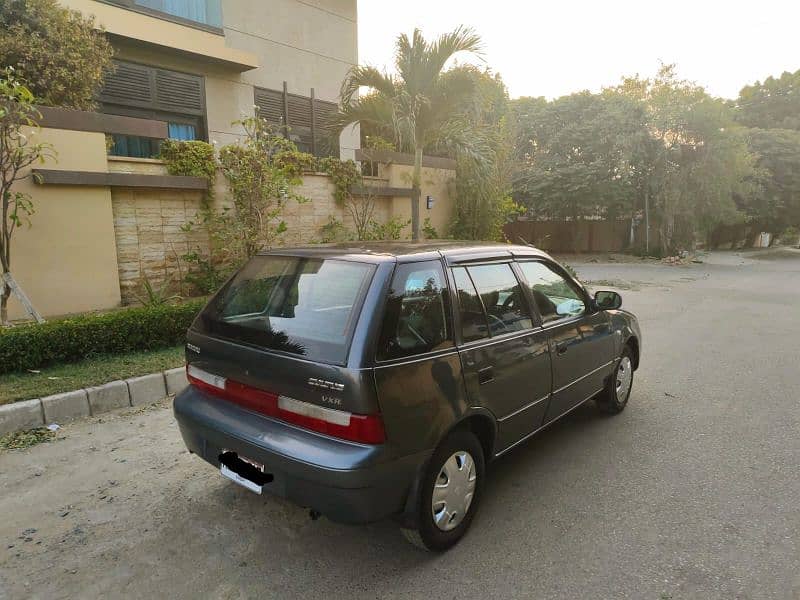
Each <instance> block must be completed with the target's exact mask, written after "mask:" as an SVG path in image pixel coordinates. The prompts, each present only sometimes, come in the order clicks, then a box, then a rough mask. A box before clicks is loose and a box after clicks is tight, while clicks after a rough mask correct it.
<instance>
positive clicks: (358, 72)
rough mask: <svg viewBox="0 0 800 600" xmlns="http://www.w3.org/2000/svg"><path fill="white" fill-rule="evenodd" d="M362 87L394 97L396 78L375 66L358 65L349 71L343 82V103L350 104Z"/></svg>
mask: <svg viewBox="0 0 800 600" xmlns="http://www.w3.org/2000/svg"><path fill="white" fill-rule="evenodd" d="M362 87H365V88H369V89H371V90H374V91H376V92H378V93H381V94H384V95H386V96H388V97H392V96H394V94H395V91H396V87H397V85H396V82H395V80H394V78H393V77H392V76H391V75H389V74H387V73H384V72H381V71H379V70H378V69H376V68H375V67H369V66H360V65H356V66H354V67H352V68H351V69H350V71H348V73H347V75H346V76H345V78H344V81H343V82H342V89H341V97H342V103H343V104H350V103H351V102H353V100H354V99H355V98H356V97H357V96H358V91H359V89H361V88H362Z"/></svg>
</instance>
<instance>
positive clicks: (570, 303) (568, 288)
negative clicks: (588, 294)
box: [519, 262, 586, 323]
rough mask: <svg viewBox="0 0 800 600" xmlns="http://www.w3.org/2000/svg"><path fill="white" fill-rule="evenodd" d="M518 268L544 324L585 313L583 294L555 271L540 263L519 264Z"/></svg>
mask: <svg viewBox="0 0 800 600" xmlns="http://www.w3.org/2000/svg"><path fill="white" fill-rule="evenodd" d="M519 266H520V269H522V274H523V275H524V276H525V279H526V280H527V281H528V285H530V287H531V293H532V294H533V299H534V301H535V302H536V307H537V308H538V309H539V314H540V315H541V317H542V321H543V322H544V323H547V322H549V321H555V320H557V319H565V318H569V317H576V316H578V315H582V314H583V313H584V312H585V311H586V302H585V301H584V297H583V294H582V293H581V292H580V290H579V289H578V288H577V287H576V286H575V284H574V283H573V282H571V281H569V280H568V279H566V278H565V277H563V276H562V275H560V274H559V273H558V272H557V271H555V270H554V269H552V268H551V267H549V266H548V265H546V264H544V263H541V262H521V263H519Z"/></svg>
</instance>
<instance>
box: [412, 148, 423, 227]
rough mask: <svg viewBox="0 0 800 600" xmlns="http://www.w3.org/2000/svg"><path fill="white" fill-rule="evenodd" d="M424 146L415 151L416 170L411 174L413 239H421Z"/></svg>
mask: <svg viewBox="0 0 800 600" xmlns="http://www.w3.org/2000/svg"><path fill="white" fill-rule="evenodd" d="M421 183H422V148H421V147H418V148H416V149H415V151H414V171H413V173H412V175H411V239H412V240H418V239H419V199H420V195H421V194H422V192H421V188H422V185H421Z"/></svg>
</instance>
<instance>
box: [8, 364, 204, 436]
mask: <svg viewBox="0 0 800 600" xmlns="http://www.w3.org/2000/svg"><path fill="white" fill-rule="evenodd" d="M187 385H189V382H188V381H187V379H186V369H185V368H184V367H178V368H176V369H168V370H167V371H163V372H159V373H151V374H150V375H142V376H141V377H131V378H130V379H126V380H125V381H121V380H119V381H112V382H110V383H106V384H104V385H98V386H92V387H88V388H85V389H80V390H75V391H72V392H65V393H63V394H54V395H53V396H47V397H45V398H41V399H39V398H36V399H33V400H23V401H21V402H12V403H11V404H3V405H0V435H6V434H8V433H13V432H14V431H21V430H25V429H33V428H35V427H42V426H43V425H47V424H49V423H65V422H67V421H72V420H74V419H80V418H84V417H88V416H90V415H98V414H101V413H104V412H108V411H110V410H116V409H119V408H126V407H131V406H142V405H144V404H152V403H154V402H158V401H160V400H163V399H164V398H166V397H168V396H174V395H175V394H177V393H179V392H180V391H181V390H183V388H185V387H186V386H187Z"/></svg>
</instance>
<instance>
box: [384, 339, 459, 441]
mask: <svg viewBox="0 0 800 600" xmlns="http://www.w3.org/2000/svg"><path fill="white" fill-rule="evenodd" d="M374 373H375V386H376V388H377V392H378V404H379V405H380V409H381V413H382V414H383V419H384V425H385V427H386V440H387V442H388V443H389V444H391V445H392V446H393V447H395V448H396V449H397V451H398V453H399V454H400V455H404V454H412V453H415V452H420V451H423V450H429V449H431V448H434V447H435V446H436V445H437V444H438V443H439V441H440V440H441V438H442V437H443V436H444V435H445V434H446V433H447V431H448V430H450V429H451V428H452V427H453V425H454V424H455V423H456V422H458V421H459V420H460V419H461V418H462V417H463V416H464V415H465V414H467V413H468V411H469V403H468V401H467V394H466V389H465V387H464V377H463V375H462V370H461V360H460V358H459V356H458V352H456V350H455V349H452V350H451V351H448V352H446V353H443V354H439V355H436V356H427V357H425V358H422V359H417V360H409V361H405V362H393V363H391V364H381V365H378V366H377V367H376V368H375V370H374Z"/></svg>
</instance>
